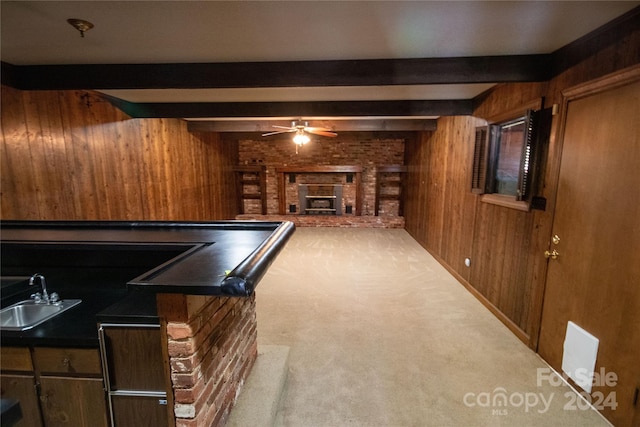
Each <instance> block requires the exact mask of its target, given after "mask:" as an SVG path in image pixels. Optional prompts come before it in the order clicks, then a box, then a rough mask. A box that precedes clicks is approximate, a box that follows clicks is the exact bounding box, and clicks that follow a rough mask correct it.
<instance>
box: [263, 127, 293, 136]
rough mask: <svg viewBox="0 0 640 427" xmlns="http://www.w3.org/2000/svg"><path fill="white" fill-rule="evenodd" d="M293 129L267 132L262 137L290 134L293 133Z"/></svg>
mask: <svg viewBox="0 0 640 427" xmlns="http://www.w3.org/2000/svg"><path fill="white" fill-rule="evenodd" d="M295 131H296V130H295V129H290V130H277V131H275V132H268V133H263V134H262V136H271V135H277V134H279V133H291V132H295Z"/></svg>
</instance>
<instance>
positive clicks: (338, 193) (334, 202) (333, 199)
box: [298, 184, 342, 215]
mask: <svg viewBox="0 0 640 427" xmlns="http://www.w3.org/2000/svg"><path fill="white" fill-rule="evenodd" d="M298 197H299V198H300V213H301V214H303V215H342V185H340V184H300V185H299V186H298Z"/></svg>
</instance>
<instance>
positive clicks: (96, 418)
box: [40, 376, 107, 427]
mask: <svg viewBox="0 0 640 427" xmlns="http://www.w3.org/2000/svg"><path fill="white" fill-rule="evenodd" d="M40 400H41V407H42V415H43V417H44V422H45V426H47V427H55V426H64V427H72V426H73V427H81V426H86V427H99V426H105V427H106V425H107V405H106V400H105V393H104V389H103V386H102V379H100V378H71V377H54V376H41V377H40Z"/></svg>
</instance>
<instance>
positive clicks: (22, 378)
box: [0, 361, 42, 427]
mask: <svg viewBox="0 0 640 427" xmlns="http://www.w3.org/2000/svg"><path fill="white" fill-rule="evenodd" d="M29 362H30V361H29ZM0 381H1V384H2V387H1V389H0V397H2V398H3V399H4V398H7V399H15V400H17V401H19V402H20V410H21V411H22V420H21V421H20V422H19V423H18V424H17V425H16V426H24V427H33V426H41V425H42V420H41V418H40V408H39V406H38V397H37V394H36V381H35V377H34V376H33V375H12V374H3V375H0Z"/></svg>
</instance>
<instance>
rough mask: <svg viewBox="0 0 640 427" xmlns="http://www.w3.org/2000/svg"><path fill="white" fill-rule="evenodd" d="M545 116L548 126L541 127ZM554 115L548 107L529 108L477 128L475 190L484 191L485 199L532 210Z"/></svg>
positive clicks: (473, 185)
mask: <svg viewBox="0 0 640 427" xmlns="http://www.w3.org/2000/svg"><path fill="white" fill-rule="evenodd" d="M543 113H544V114H543ZM541 116H544V117H545V118H547V119H548V120H545V126H540V123H539V122H540V117H541ZM550 118H551V115H550V112H549V111H547V110H539V111H533V110H527V111H526V113H525V114H524V115H522V116H519V117H516V118H512V119H509V120H503V121H500V122H497V123H491V124H490V125H488V126H482V127H478V128H476V131H475V140H474V157H473V167H472V176H471V192H473V193H475V194H483V195H484V196H483V199H482V200H483V201H487V202H494V203H497V204H503V205H505V206H510V207H515V208H518V209H523V210H528V209H529V203H530V201H531V199H532V196H533V193H534V191H535V184H536V182H535V180H536V177H537V175H539V171H538V169H539V167H540V156H541V152H542V149H541V147H540V146H541V145H544V144H546V141H547V140H548V136H549V132H548V130H549V128H550V126H549V124H550ZM492 195H495V197H493V196H492ZM518 202H523V204H520V203H518Z"/></svg>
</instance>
